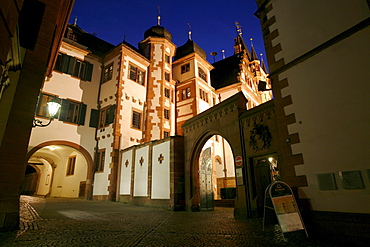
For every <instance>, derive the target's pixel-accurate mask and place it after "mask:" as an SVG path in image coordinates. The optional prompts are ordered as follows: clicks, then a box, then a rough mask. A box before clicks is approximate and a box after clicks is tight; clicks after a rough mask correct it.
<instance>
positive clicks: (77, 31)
mask: <svg viewBox="0 0 370 247" xmlns="http://www.w3.org/2000/svg"><path fill="white" fill-rule="evenodd" d="M68 29H70V30H72V32H73V34H74V36H75V40H71V39H70V38H69V37H68V35H69V33H70V32H69V30H68ZM68 29H67V31H66V33H65V36H64V37H65V38H67V39H69V40H71V41H72V42H76V43H78V44H81V45H83V46H86V47H87V48H88V49H89V50H90V51H91V52H92V53H94V54H96V55H99V56H102V55H104V54H105V53H107V52H108V51H109V50H111V49H113V48H114V47H115V46H114V45H112V44H110V43H108V42H106V41H104V40H102V39H100V38H98V37H96V36H95V35H92V34H90V33H87V32H85V31H84V30H82V29H81V28H80V27H79V26H77V25H73V24H68Z"/></svg>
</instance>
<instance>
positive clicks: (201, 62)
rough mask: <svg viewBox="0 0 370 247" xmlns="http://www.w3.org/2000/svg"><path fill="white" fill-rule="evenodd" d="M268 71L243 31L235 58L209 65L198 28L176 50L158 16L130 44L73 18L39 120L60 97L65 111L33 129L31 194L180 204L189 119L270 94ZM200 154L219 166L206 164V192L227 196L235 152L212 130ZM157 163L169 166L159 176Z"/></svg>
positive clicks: (25, 184) (41, 102)
mask: <svg viewBox="0 0 370 247" xmlns="http://www.w3.org/2000/svg"><path fill="white" fill-rule="evenodd" d="M267 76H268V74H267V72H266V68H265V66H264V64H263V62H262V61H260V60H259V59H258V58H257V56H256V52H255V50H254V47H253V46H252V48H251V51H249V50H248V48H247V46H246V45H245V44H244V41H243V38H242V36H241V32H237V38H236V39H235V54H234V55H233V56H231V57H229V58H225V59H224V60H221V61H218V62H216V63H214V64H210V63H209V62H208V61H207V57H206V53H205V52H204V50H203V49H202V48H200V47H199V46H198V45H197V44H196V43H195V42H194V41H193V40H192V38H191V33H189V39H188V40H187V41H186V42H185V44H183V45H182V46H179V47H177V46H176V45H175V44H174V43H172V34H171V33H170V32H169V31H168V30H166V29H165V28H164V27H162V26H161V25H160V21H159V20H158V25H156V26H153V27H151V28H149V29H148V30H146V31H145V32H144V39H143V40H142V41H141V42H139V44H138V48H136V47H134V46H133V45H131V44H129V43H127V42H126V41H123V42H122V43H120V44H118V45H117V46H114V45H111V44H109V43H107V42H105V41H103V40H101V39H99V38H98V37H96V36H94V35H92V34H88V33H86V32H84V31H83V30H82V29H81V28H80V27H78V26H77V25H76V23H75V24H69V25H68V28H67V31H66V33H65V36H64V38H63V41H62V44H61V48H60V50H59V54H58V59H57V61H56V64H55V67H54V72H53V75H52V76H50V77H47V79H46V80H45V83H44V86H43V88H42V91H41V93H40V97H39V102H38V106H37V109H36V117H37V118H40V119H42V118H45V117H48V116H47V114H46V103H47V102H48V101H50V100H51V99H53V98H57V99H58V100H59V101H60V103H61V110H60V112H59V115H58V117H57V118H56V119H54V120H53V122H52V123H51V124H50V126H48V128H43V129H41V128H34V129H33V131H32V134H31V139H30V142H29V153H28V157H29V160H28V164H29V165H28V166H29V171H30V172H29V174H33V175H32V176H31V175H26V178H25V181H24V182H23V187H22V188H27V189H24V190H23V191H24V192H26V193H31V194H32V193H34V194H39V195H48V196H55V197H84V198H90V199H98V200H121V201H130V202H133V203H137V204H155V205H157V206H163V207H169V208H176V205H177V204H179V203H180V204H181V202H178V201H179V200H180V201H181V192H176V193H174V192H173V190H177V188H172V187H177V186H180V187H181V186H183V185H181V184H183V181H181V179H180V177H181V176H183V175H184V174H183V171H180V170H181V169H180V168H181V164H179V161H180V160H179V159H176V157H175V158H173V153H177V152H183V151H179V150H180V149H181V148H180V147H181V145H182V141H181V137H180V136H181V135H182V125H183V123H185V121H187V120H188V119H190V118H192V117H194V116H196V115H198V114H199V113H201V112H204V111H206V110H207V109H209V108H211V107H213V106H215V105H216V104H218V103H220V102H221V101H223V100H225V99H227V98H228V97H230V96H232V95H233V94H235V93H237V92H243V93H244V95H245V97H246V98H247V99H249V101H248V108H253V107H254V106H257V105H259V104H262V103H264V102H266V101H268V100H270V99H271V98H272V92H271V91H258V84H259V83H260V81H263V82H265V83H266V84H267V88H271V85H270V82H269V79H268V78H267ZM156 150H159V151H156ZM156 152H158V153H156ZM155 155H158V158H157V157H154V156H155ZM170 156H171V157H172V158H169V157H170ZM201 157H203V162H204V163H207V164H209V163H213V164H218V165H213V166H209V167H208V169H210V175H211V176H210V178H209V186H208V187H209V188H208V189H209V193H210V194H211V195H214V196H213V198H215V199H221V191H220V190H221V188H224V187H235V186H236V182H235V171H234V168H233V167H234V166H233V155H232V151H231V148H230V146H229V145H228V144H227V141H226V140H224V139H223V138H222V137H221V136H214V137H212V138H211V139H210V140H209V141H208V142H207V143H205V145H204V148H203V151H202V155H201ZM200 162H202V161H200ZM157 163H158V164H163V166H161V167H162V168H160V169H162V170H161V172H157V173H156V170H155V169H154V165H155V164H157ZM164 166H168V167H167V168H163V167H164ZM182 166H183V164H182ZM158 169H159V168H158ZM35 174H37V176H35ZM148 174H150V176H148ZM156 174H157V175H156ZM163 174H166V175H165V176H164V175H163ZM32 184H33V185H32ZM32 186H33V188H31V187H32ZM163 188H165V189H163ZM143 197H145V198H147V199H145V200H144V199H142V198H143ZM175 197H176V198H177V199H176V200H177V202H175V201H174V200H175ZM179 198H180V199H179ZM156 199H163V200H164V201H165V203H158V202H157V201H155V200H156ZM206 208H207V206H206Z"/></svg>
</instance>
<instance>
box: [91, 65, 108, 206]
mask: <svg viewBox="0 0 370 247" xmlns="http://www.w3.org/2000/svg"><path fill="white" fill-rule="evenodd" d="M100 68H101V73H100V80H99V88H98V98H97V102H96V103H97V108H98V112H99V116H100V108H101V105H100V93H101V84H102V81H103V75H104V63H102V65H101V66H100ZM98 129H99V120H98V125H97V126H96V127H95V137H94V138H95V148H94V149H95V150H94V160H93V166H92V167H91V169H92V171H91V190H90V193H89V195H88V197H87V199H88V200H92V199H93V191H94V179H95V170H96V166H97V163H98V160H97V157H98V151H99V140H98Z"/></svg>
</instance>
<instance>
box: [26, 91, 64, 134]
mask: <svg viewBox="0 0 370 247" xmlns="http://www.w3.org/2000/svg"><path fill="white" fill-rule="evenodd" d="M46 104H47V105H48V108H47V109H48V112H49V118H50V119H49V122H48V123H47V124H42V121H41V120H39V119H33V125H32V127H33V128H35V127H46V126H48V125H49V124H50V123H51V120H53V119H54V117H55V115H56V114H57V113H58V110H59V108H60V106H61V105H60V103H59V101H58V99H57V98H56V97H54V99H52V100H51V101H49V102H48V103H46Z"/></svg>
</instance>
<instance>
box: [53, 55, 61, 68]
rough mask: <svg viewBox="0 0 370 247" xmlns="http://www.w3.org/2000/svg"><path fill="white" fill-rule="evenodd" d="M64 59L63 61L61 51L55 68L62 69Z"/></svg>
mask: <svg viewBox="0 0 370 247" xmlns="http://www.w3.org/2000/svg"><path fill="white" fill-rule="evenodd" d="M62 61H63V54H61V53H59V54H58V57H57V61H56V62H55V66H54V70H56V71H62Z"/></svg>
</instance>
